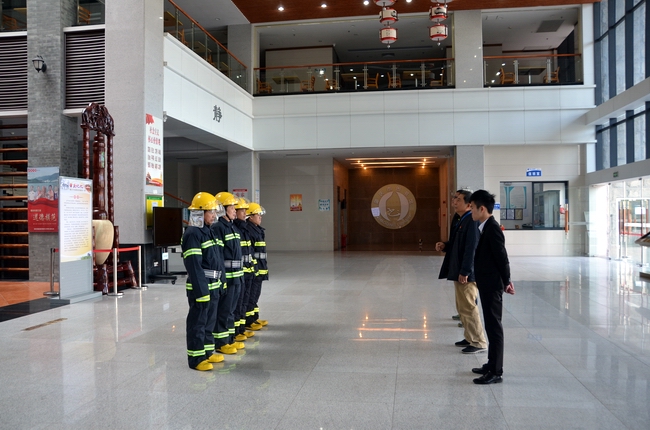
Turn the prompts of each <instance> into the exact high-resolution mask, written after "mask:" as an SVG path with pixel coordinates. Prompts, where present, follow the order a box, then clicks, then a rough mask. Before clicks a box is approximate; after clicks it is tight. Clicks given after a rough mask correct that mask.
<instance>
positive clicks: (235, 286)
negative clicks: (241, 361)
mask: <svg viewBox="0 0 650 430" xmlns="http://www.w3.org/2000/svg"><path fill="white" fill-rule="evenodd" d="M227 282H228V289H229V290H231V291H230V292H231V294H232V295H233V296H232V301H231V302H230V313H229V314H228V335H229V339H230V342H229V343H233V342H234V341H235V314H236V313H237V305H238V304H239V296H240V295H241V290H242V284H243V282H244V277H243V276H241V277H239V278H231V279H228V280H227ZM231 282H232V283H231Z"/></svg>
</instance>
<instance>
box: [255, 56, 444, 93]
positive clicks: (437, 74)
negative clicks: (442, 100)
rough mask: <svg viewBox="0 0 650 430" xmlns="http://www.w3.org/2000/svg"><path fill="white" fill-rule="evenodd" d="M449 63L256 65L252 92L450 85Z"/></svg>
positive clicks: (435, 61)
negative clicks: (263, 66) (254, 84)
mask: <svg viewBox="0 0 650 430" xmlns="http://www.w3.org/2000/svg"><path fill="white" fill-rule="evenodd" d="M453 65H454V59H453V58H440V59H424V60H407V61H401V62H386V63H384V62H372V63H334V64H316V65H309V66H285V67H266V68H259V69H256V70H255V71H256V88H255V91H254V94H256V95H258V94H276V95H277V94H287V93H310V92H340V91H376V90H396V89H409V88H410V89H425V88H450V87H453V86H454V81H453V77H454V70H453Z"/></svg>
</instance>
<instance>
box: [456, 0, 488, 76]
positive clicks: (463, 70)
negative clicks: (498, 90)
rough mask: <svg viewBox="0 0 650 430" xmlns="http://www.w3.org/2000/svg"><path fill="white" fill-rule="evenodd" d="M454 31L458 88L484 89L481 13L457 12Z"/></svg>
mask: <svg viewBox="0 0 650 430" xmlns="http://www.w3.org/2000/svg"><path fill="white" fill-rule="evenodd" d="M452 7H453V4H452ZM452 31H453V35H454V38H453V44H454V45H453V48H454V58H455V67H454V68H455V71H456V79H455V83H456V88H483V22H482V20H481V11H480V10H462V11H455V12H454V14H453V24H452Z"/></svg>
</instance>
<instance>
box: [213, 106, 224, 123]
mask: <svg viewBox="0 0 650 430" xmlns="http://www.w3.org/2000/svg"><path fill="white" fill-rule="evenodd" d="M212 113H214V116H213V117H212V120H213V121H217V122H221V118H223V114H222V113H221V108H220V107H219V106H217V105H214V107H213V108H212Z"/></svg>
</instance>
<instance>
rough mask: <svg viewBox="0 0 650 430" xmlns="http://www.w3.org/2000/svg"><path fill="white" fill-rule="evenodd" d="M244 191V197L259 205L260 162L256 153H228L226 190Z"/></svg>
mask: <svg viewBox="0 0 650 430" xmlns="http://www.w3.org/2000/svg"><path fill="white" fill-rule="evenodd" d="M235 189H246V190H248V195H247V196H245V197H246V198H247V199H249V200H250V201H252V202H256V203H260V201H259V200H260V195H259V194H260V160H259V158H258V155H257V153H256V152H253V151H243V152H232V151H231V152H228V190H229V191H232V190H235Z"/></svg>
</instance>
